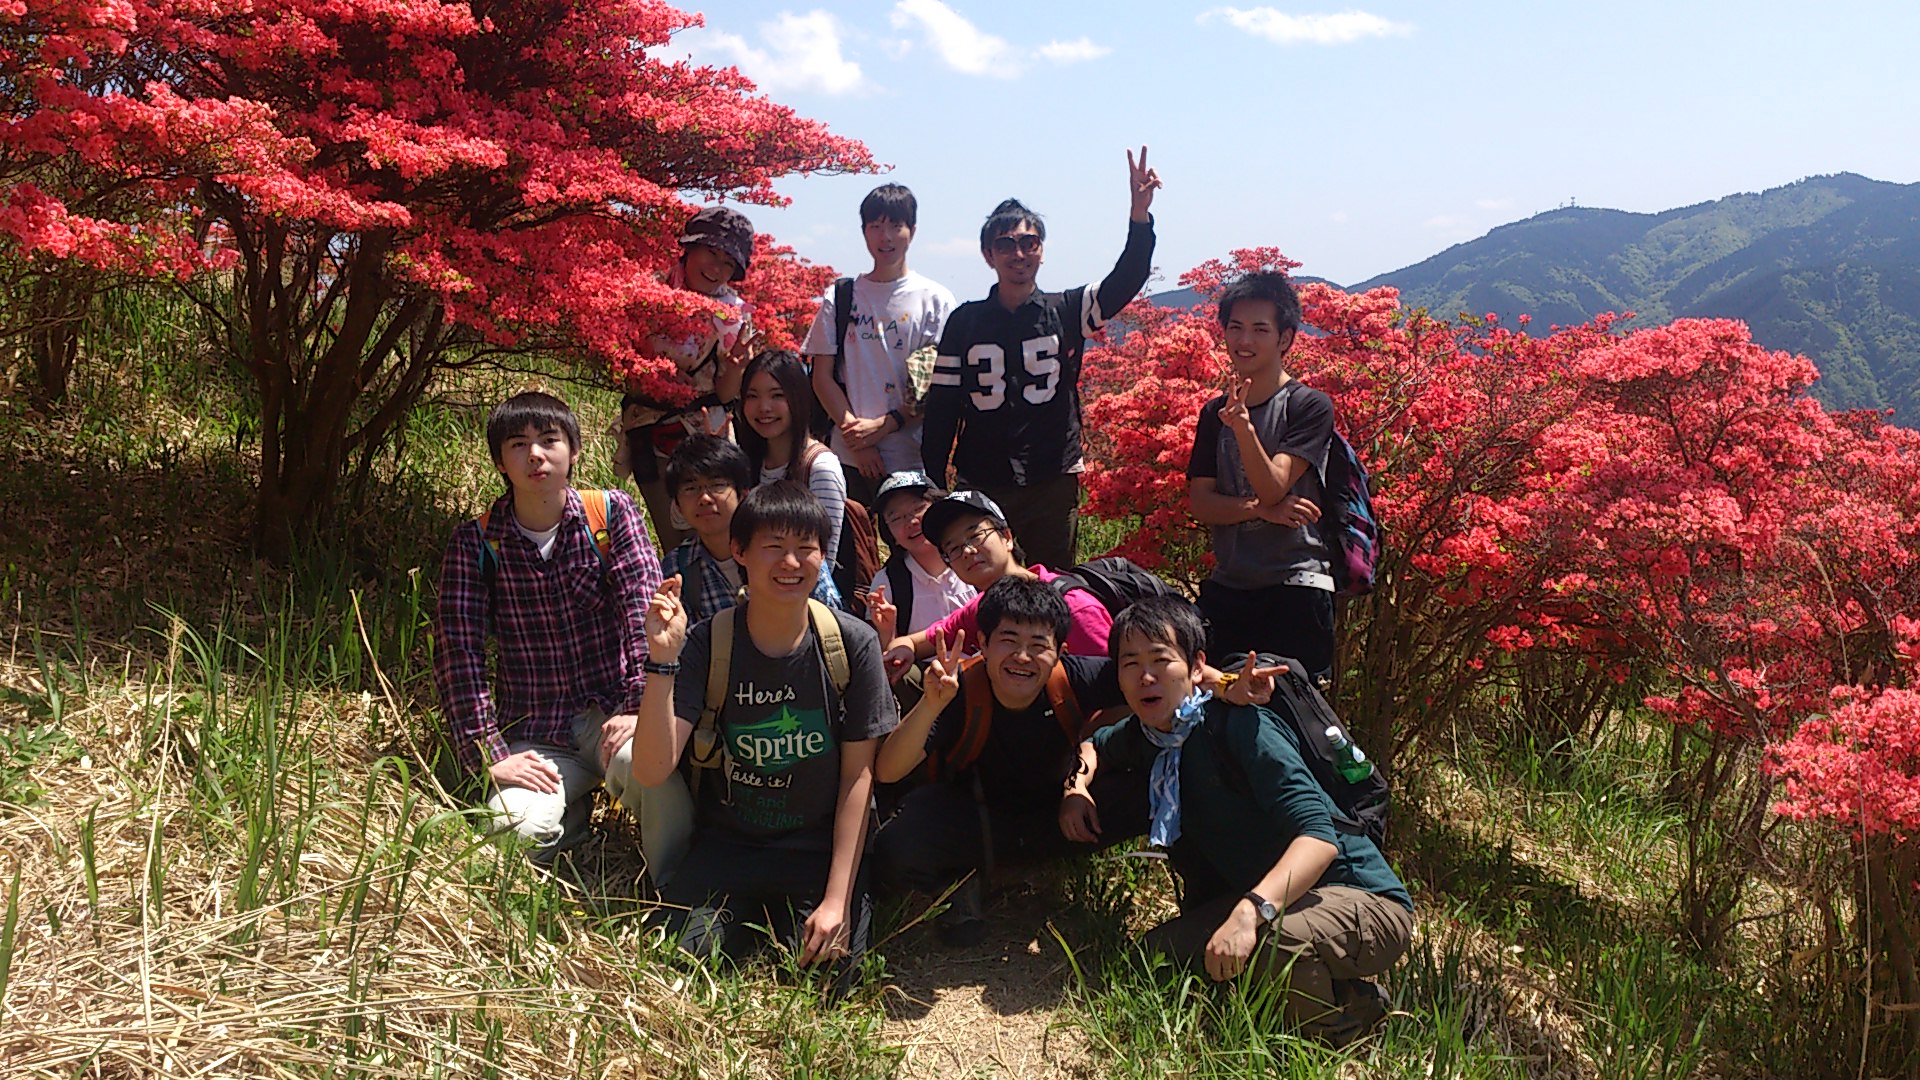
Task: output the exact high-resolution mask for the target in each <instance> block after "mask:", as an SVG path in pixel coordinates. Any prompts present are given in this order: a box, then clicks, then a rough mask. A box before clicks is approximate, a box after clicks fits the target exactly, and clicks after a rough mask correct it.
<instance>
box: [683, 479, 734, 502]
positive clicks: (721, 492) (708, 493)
mask: <svg viewBox="0 0 1920 1080" xmlns="http://www.w3.org/2000/svg"><path fill="white" fill-rule="evenodd" d="M733 490H734V487H733V481H731V480H709V481H707V482H706V483H704V484H681V485H680V494H682V495H691V496H693V497H694V498H696V499H699V498H714V499H718V498H721V497H723V496H726V495H729V494H731V493H732V492H733Z"/></svg>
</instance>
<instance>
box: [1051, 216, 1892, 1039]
mask: <svg viewBox="0 0 1920 1080" xmlns="http://www.w3.org/2000/svg"><path fill="white" fill-rule="evenodd" d="M1289 265H1290V264H1289V263H1287V261H1286V260H1284V259H1282V258H1281V257H1280V256H1279V255H1278V253H1277V252H1274V251H1272V250H1271V249H1256V250H1248V251H1237V252H1234V253H1233V255H1232V258H1231V261H1230V262H1228V263H1218V262H1216V263H1209V264H1207V265H1206V266H1204V267H1202V268H1200V269H1198V270H1196V271H1195V272H1193V273H1191V274H1189V275H1187V276H1186V277H1185V278H1183V279H1182V281H1183V283H1185V284H1188V285H1190V286H1192V287H1194V288H1196V289H1198V290H1199V291H1200V292H1201V293H1202V295H1203V297H1206V298H1209V299H1210V298H1211V297H1213V296H1217V295H1218V291H1219V289H1220V288H1221V286H1222V284H1223V282H1224V280H1225V279H1226V277H1227V276H1228V275H1230V274H1232V273H1238V272H1244V271H1247V270H1253V269H1264V268H1278V269H1286V268H1287V267H1288V266H1289ZM1300 291H1301V301H1302V307H1303V316H1304V320H1305V323H1306V324H1307V331H1306V333H1304V334H1303V335H1302V337H1301V339H1300V341H1299V342H1298V344H1297V345H1296V347H1295V349H1294V351H1293V353H1292V354H1291V356H1290V358H1289V362H1288V366H1289V370H1290V371H1292V372H1293V373H1294V374H1295V375H1297V376H1299V377H1300V378H1302V379H1304V380H1305V381H1307V382H1308V383H1310V384H1312V385H1314V386H1316V387H1318V388H1320V389H1322V390H1325V391H1326V392H1327V393H1328V394H1330V395H1331V396H1332V398H1333V399H1334V402H1335V406H1336V415H1337V422H1338V426H1339V428H1340V429H1341V430H1342V431H1343V433H1344V434H1346V436H1347V437H1348V439H1349V440H1350V441H1351V442H1352V443H1353V444H1354V446H1355V447H1356V449H1357V450H1358V451H1359V453H1360V455H1361V457H1362V458H1363V459H1364V460H1365V462H1366V464H1367V466H1368V469H1369V472H1370V473H1371V476H1372V479H1373V483H1374V494H1375V509H1376V511H1377V512H1378V514H1379V517H1380V521H1381V524H1382V527H1383V532H1384V538H1385V545H1384V549H1383V552H1382V555H1381V560H1380V565H1379V573H1378V584H1377V586H1376V588H1375V590H1374V591H1373V592H1372V593H1371V594H1369V595H1368V596H1366V597H1364V598H1362V599H1360V600H1356V601H1353V602H1350V603H1348V604H1347V605H1345V608H1344V611H1343V616H1342V631H1341V639H1342V640H1341V650H1342V652H1341V663H1340V666H1341V668H1343V669H1344V670H1345V672H1346V673H1347V677H1346V678H1344V679H1343V680H1342V683H1341V685H1340V688H1339V691H1340V698H1341V701H1340V705H1341V708H1342V709H1343V712H1345V714H1346V716H1347V719H1348V721H1349V723H1350V724H1351V726H1353V727H1354V728H1356V729H1357V730H1358V731H1359V732H1360V733H1361V734H1362V737H1363V738H1364V739H1365V740H1366V741H1367V742H1368V743H1369V745H1370V746H1373V747H1378V748H1381V750H1382V751H1383V753H1382V754H1381V755H1380V756H1382V757H1384V758H1386V759H1387V760H1388V761H1389V762H1391V761H1392V760H1393V759H1394V758H1395V757H1396V756H1397V755H1398V754H1400V753H1403V752H1404V751H1405V750H1406V749H1407V748H1408V747H1409V746H1412V745H1414V744H1416V743H1418V742H1420V741H1421V740H1424V739H1427V738H1430V737H1432V736H1434V735H1436V734H1438V733H1439V732H1440V730H1441V729H1442V728H1443V727H1445V726H1447V725H1452V724H1457V723H1463V724H1468V725H1471V726H1473V727H1475V728H1476V729H1478V730H1481V731H1489V730H1490V729H1491V730H1493V731H1494V733H1495V734H1496V735H1499V736H1504V737H1517V736H1520V735H1530V736H1534V737H1536V738H1540V739H1543V740H1544V742H1543V745H1553V744H1554V743H1555V742H1558V741H1560V740H1566V739H1573V740H1580V739H1585V738H1590V737H1592V736H1593V735H1594V734H1596V733H1597V732H1598V730H1599V728H1600V726H1601V725H1602V724H1604V723H1606V722H1607V721H1608V719H1609V718H1610V717H1612V716H1614V715H1616V713H1615V711H1614V707H1615V706H1616V705H1617V704H1623V703H1627V702H1632V701H1638V702H1641V703H1643V704H1644V705H1645V706H1647V707H1648V708H1649V709H1650V710H1651V711H1652V713H1653V714H1654V715H1656V716H1659V717H1663V718H1665V719H1666V720H1668V721H1669V722H1670V723H1671V724H1672V731H1673V739H1672V743H1671V745H1672V748H1673V753H1672V756H1671V759H1670V766H1671V767H1670V770H1669V772H1670V782H1669V794H1670V795H1671V796H1672V797H1673V798H1674V799H1675V800H1676V802H1677V803H1678V804H1679V805H1680V806H1681V807H1682V808H1683V809H1684V811H1685V813H1686V815H1687V820H1688V826H1689V827H1688V830H1687V836H1686V846H1685V848H1684V850H1683V855H1684V866H1683V870H1684V875H1683V880H1682V882H1681V886H1680V890H1679V892H1680V895H1679V897H1678V900H1679V901H1680V908H1681V911H1682V914H1683V927H1682V929H1683V930H1684V932H1685V933H1686V935H1687V937H1688V939H1689V940H1691V941H1692V942H1693V943H1694V944H1695V945H1696V946H1698V947H1700V948H1703V949H1711V948H1714V947H1715V946H1716V945H1717V944H1718V943H1719V942H1720V941H1721V940H1722V938H1723V937H1724V935H1725V934H1726V933H1727V931H1728V929H1729V927H1730V926H1731V925H1732V924H1733V920H1734V918H1735V916H1736V913H1737V911H1738V908H1739V904H1740V902H1741V900H1742V897H1743V894H1744V890H1745V888H1746V885H1747V883H1748V882H1749V881H1751V880H1752V879H1753V876H1754V874H1755V873H1756V872H1757V871H1758V870H1759V869H1760V868H1761V867H1762V866H1763V865H1765V864H1767V863H1768V862H1770V861H1775V856H1772V855H1770V854H1769V852H1768V850H1767V847H1768V844H1769V842H1770V840H1769V838H1770V836H1771V835H1772V834H1773V832H1774V831H1775V829H1776V828H1777V826H1778V824H1779V823H1780V822H1781V821H1782V820H1783V817H1782V816H1780V815H1788V816H1792V817H1798V818H1802V819H1804V820H1808V821H1816V822H1826V823H1830V824H1832V825H1835V826H1838V827H1839V828H1840V829H1842V830H1848V831H1849V833H1848V834H1849V835H1851V837H1852V843H1853V845H1854V852H1855V854H1856V856H1857V859H1856V865H1858V866H1860V867H1861V868H1862V870H1861V872H1860V874H1859V877H1858V881H1857V883H1856V887H1855V889H1854V891H1853V896H1854V904H1855V909H1856V910H1857V911H1860V912H1872V911H1877V912H1880V913H1882V914H1881V915H1880V916H1879V917H1878V921H1877V922H1871V923H1870V925H1871V928H1872V929H1871V936H1870V937H1862V938H1861V940H1860V955H1862V956H1863V957H1869V958H1872V957H1880V958H1884V961H1885V962H1884V964H1883V965H1882V967H1881V968H1880V969H1879V971H1880V974H1879V979H1878V981H1877V982H1876V983H1875V985H1876V986H1879V987H1883V988H1888V989H1883V990H1880V991H1876V993H1877V994H1878V995H1879V996H1880V998H1881V999H1882V1000H1883V1001H1885V1002H1890V1003H1892V1004H1894V1005H1895V1006H1897V1008H1896V1009H1891V1010H1889V1011H1888V1012H1887V1013H1886V1015H1887V1016H1890V1017H1896V1018H1897V1017H1898V1016H1905V1015H1907V1014H1906V1013H1903V1012H1899V1011H1898V1010H1899V1009H1906V1008H1908V1007H1909V1006H1910V1004H1911V1003H1914V1002H1916V1001H1920V986H1917V985H1916V979H1915V976H1914V968H1913V958H1914V956H1915V954H1916V951H1920V949H1916V943H1915V940H1914V938H1913V932H1912V927H1913V926H1914V925H1915V921H1914V915H1915V913H1916V910H1920V893H1916V892H1915V891H1914V887H1913V885H1912V882H1913V880H1914V874H1915V868H1916V866H1920V847H1917V846H1916V845H1917V844H1920V833H1917V832H1916V828H1917V827H1920V818H1916V814H1920V753H1917V751H1920V743H1917V742H1916V741H1915V739H1916V734H1915V732H1916V731H1917V730H1920V714H1916V713H1915V712H1914V707H1915V699H1914V697H1913V695H1912V693H1911V678H1912V675H1911V671H1912V663H1911V662H1912V660H1913V659H1914V658H1915V656H1916V655H1920V653H1917V652H1916V650H1917V649H1920V646H1916V645H1915V640H1916V638H1917V637H1920V632H1916V628H1917V627H1920V622H1916V621H1915V615H1916V614H1917V613H1920V433H1914V432H1911V431H1906V430H1904V429H1900V428H1894V427H1890V426H1888V425H1887V424H1886V423H1885V420H1884V417H1882V416H1878V415H1872V414H1838V415H1836V414H1832V413H1828V412H1826V411H1825V410H1824V409H1823V408H1822V407H1821V406H1820V405H1819V404H1818V403H1817V402H1815V401H1814V400H1813V399H1812V398H1811V397H1810V396H1809V395H1808V393H1807V388H1808V387H1809V385H1810V384H1811V383H1812V382H1813V380H1814V378H1815V372H1814V369H1813V367H1812V365H1811V364H1810V363H1808V362H1807V361H1806V360H1805V359H1804V358H1802V357H1796V356H1792V355H1788V354H1785V353H1778V352H1772V351H1770V350H1767V349H1764V348H1762V347H1760V346H1759V345H1757V344H1755V343H1754V342H1753V341H1752V340H1751V339H1750V338H1749V336H1748V334H1747V331H1746V328H1745V327H1743V326H1741V325H1739V324H1737V323H1733V322H1728V321H1724V320H1683V321H1680V322H1676V323H1673V324H1671V325H1669V326H1663V327H1654V328H1649V329H1644V330H1638V331H1634V332H1632V333H1626V334H1621V333H1617V332H1615V331H1614V330H1613V327H1612V320H1611V319H1610V318H1601V319H1596V320H1595V321H1593V322H1592V323H1589V324H1587V325H1584V326H1578V327H1571V328H1559V329H1555V330H1554V331H1553V332H1551V333H1549V334H1546V335H1544V336H1536V335H1532V334H1529V333H1528V332H1527V330H1526V326H1525V322H1524V320H1522V324H1521V326H1520V327H1519V328H1518V329H1508V328H1506V327H1502V326H1500V325H1499V324H1498V323H1497V322H1496V321H1494V320H1493V319H1491V318H1490V317H1489V318H1487V319H1470V318H1462V319H1460V320H1457V321H1446V320H1440V319H1435V318H1433V317H1431V316H1430V315H1429V314H1428V313H1427V312H1424V311H1404V310H1401V309H1400V308H1399V305H1398V299H1397V297H1396V296H1395V294H1394V293H1393V291H1392V290H1385V289H1383V290H1375V291H1373V292H1370V293H1366V294H1360V295H1353V294H1347V293H1344V292H1341V291H1340V290H1337V289H1332V288H1329V287H1326V286H1324V285H1313V284H1309V285H1305V286H1302V287H1301V290H1300ZM1127 318H1128V319H1129V321H1130V326H1131V329H1130V332H1128V333H1126V334H1125V335H1123V336H1121V337H1120V338H1119V339H1118V340H1117V341H1116V342H1114V343H1112V344H1110V345H1107V346H1104V347H1102V349H1100V350H1098V351H1096V352H1094V353H1092V354H1091V355H1090V357H1089V363H1088V370H1089V371H1090V372H1093V373H1096V376H1097V378H1098V379H1099V381H1098V382H1097V384H1096V395H1097V396H1096V397H1095V399H1094V400H1092V401H1090V403H1089V405H1088V414H1089V418H1090V423H1089V425H1088V426H1089V428H1090V429H1091V430H1093V431H1094V432H1096V433H1097V434H1096V436H1095V437H1093V438H1092V439H1090V446H1091V453H1090V459H1089V465H1088V473H1087V477H1086V486H1087V489H1088V491H1089V508H1090V510H1091V511H1092V512H1094V513H1099V514H1105V515H1110V516H1119V515H1129V516H1133V517H1136V518H1137V519H1138V520H1139V521H1140V522H1141V528H1140V530H1139V532H1138V533H1136V534H1135V535H1133V536H1132V537H1130V538H1129V539H1128V541H1127V542H1126V546H1125V548H1124V549H1123V550H1125V551H1127V552H1128V553H1129V554H1134V555H1135V556H1136V557H1141V558H1143V561H1144V560H1149V559H1151V560H1154V562H1155V565H1157V566H1159V567H1161V568H1162V569H1163V571H1164V572H1167V573H1169V574H1170V575H1171V576H1175V577H1180V576H1186V577H1189V578H1192V577H1197V576H1199V575H1201V574H1203V573H1204V572H1205V569H1206V554H1205V552H1206V543H1205V538H1204V534H1203V533H1201V532H1200V531H1199V529H1198V527H1197V526H1196V525H1195V524H1194V522H1193V521H1192V519H1191V518H1190V517H1189V516H1188V515H1187V513H1186V509H1185V496H1184V477H1183V476H1182V475H1181V466H1183V465H1184V464H1185V461H1186V455H1187V453H1188V451H1189V449H1190V447H1191V445H1192V438H1193V429H1194V420H1195V416H1196V413H1197V410H1198V408H1199V406H1200V405H1201V403H1203V402H1204V401H1206V400H1207V399H1208V398H1209V397H1211V396H1212V395H1213V394H1214V393H1216V392H1217V391H1216V389H1215V386H1216V384H1217V382H1218V380H1219V379H1220V378H1221V377H1222V376H1223V375H1224V374H1225V371H1226V365H1225V359H1224V356H1223V355H1222V354H1221V350H1220V348H1219V340H1220V335H1219V331H1218V329H1217V323H1216V322H1215V321H1214V312H1213V311H1212V310H1211V308H1210V307H1209V306H1206V305H1203V306H1202V307H1201V308H1200V309H1198V310H1195V311H1189V312H1168V311H1159V310H1149V311H1144V312H1142V311H1140V310H1139V308H1138V307H1136V308H1133V309H1129V311H1128V313H1127ZM1903 657H1904V658H1905V659H1904V660H1903V659H1902V658H1903ZM1503 703H1510V704H1503ZM1514 725H1518V726H1517V727H1515V726H1514ZM1500 727H1505V728H1507V730H1505V731H1504V732H1501V731H1499V730H1498V728H1500ZM1782 786H1784V791H1785V797H1784V798H1781V797H1780V791H1781V790H1782ZM1770 811H1778V814H1770ZM1858 925H1860V926H1863V927H1865V926H1868V925H1869V923H1868V922H1867V921H1862V922H1861V923H1859V924H1858ZM1866 932H1867V931H1864V930H1863V931H1862V933H1863V934H1864V933H1866ZM1903 1002H1904V1003H1908V1005H1900V1004H1899V1003H1903ZM1901 1024H1903V1025H1904V1030H1905V1031H1906V1035H1905V1036H1904V1037H1905V1038H1906V1039H1907V1040H1908V1043H1909V1045H1911V1044H1912V1041H1913V1040H1914V1039H1915V1033H1914V1028H1915V1026H1916V1025H1915V1024H1914V1023H1913V1022H1912V1021H1911V1020H1910V1019H1909V1020H1906V1021H1902V1022H1901Z"/></svg>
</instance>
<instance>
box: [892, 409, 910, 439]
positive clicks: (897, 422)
mask: <svg viewBox="0 0 1920 1080" xmlns="http://www.w3.org/2000/svg"><path fill="white" fill-rule="evenodd" d="M887 418H888V419H890V420H892V421H893V430H894V431H895V432H896V433H897V432H902V431H905V430H907V414H906V413H903V412H901V411H900V410H899V409H888V410H887Z"/></svg>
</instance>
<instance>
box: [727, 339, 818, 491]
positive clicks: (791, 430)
mask: <svg viewBox="0 0 1920 1080" xmlns="http://www.w3.org/2000/svg"><path fill="white" fill-rule="evenodd" d="M761 372H765V373H767V374H768V375H771V376H773V382H774V385H775V386H778V387H779V388H780V392H781V393H782V394H784V395H786V398H787V417H788V420H787V435H786V438H787V469H788V471H789V472H793V471H795V470H797V469H798V468H799V467H800V456H801V455H802V454H804V453H805V452H806V449H807V439H808V437H809V436H810V435H811V434H812V428H813V376H812V375H811V374H810V373H809V372H808V371H807V365H806V363H805V362H804V361H802V360H801V359H800V354H799V353H796V352H794V351H793V350H792V349H773V350H770V351H768V352H763V353H761V354H760V355H758V356H756V357H754V358H753V359H752V360H749V361H748V362H747V370H746V371H744V372H742V373H741V375H740V396H739V397H738V398H735V399H734V402H733V414H734V415H733V434H734V437H735V438H737V439H739V440H740V449H742V450H745V451H746V452H747V460H748V461H750V462H752V463H753V479H754V482H755V483H758V482H759V481H760V470H761V468H762V467H764V466H765V465H766V462H767V440H766V439H765V438H763V437H761V435H760V433H759V432H757V431H755V430H753V425H752V424H749V423H747V387H749V386H752V385H753V380H754V379H756V378H758V377H759V376H760V373H761ZM798 479H801V480H805V479H806V477H804V476H802V477H798Z"/></svg>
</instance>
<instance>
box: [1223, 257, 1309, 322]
mask: <svg viewBox="0 0 1920 1080" xmlns="http://www.w3.org/2000/svg"><path fill="white" fill-rule="evenodd" d="M1242 300H1271V301H1273V316H1274V319H1275V321H1276V322H1277V323H1278V325H1277V326H1275V327H1274V329H1275V330H1278V331H1279V332H1281V333H1286V332H1287V331H1288V330H1298V329H1300V294H1299V293H1297V292H1294V291H1293V282H1292V281H1290V280H1288V278H1287V275H1285V274H1282V273H1279V272H1277V271H1273V270H1261V271H1259V272H1257V273H1252V274H1248V275H1246V276H1245V277H1242V278H1240V279H1238V280H1236V281H1235V282H1234V283H1233V284H1231V285H1229V286H1227V288H1226V291H1225V292H1222V293H1221V294H1220V325H1221V327H1223V328H1224V327H1225V326H1226V325H1227V322H1228V321H1229V320H1231V319H1232V318H1233V305H1235V304H1237V303H1239V302H1240V301H1242Z"/></svg>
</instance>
